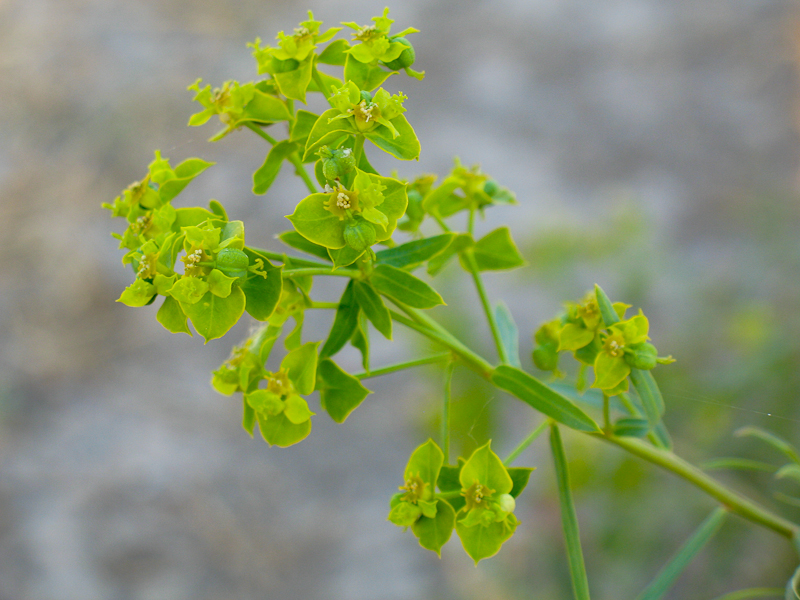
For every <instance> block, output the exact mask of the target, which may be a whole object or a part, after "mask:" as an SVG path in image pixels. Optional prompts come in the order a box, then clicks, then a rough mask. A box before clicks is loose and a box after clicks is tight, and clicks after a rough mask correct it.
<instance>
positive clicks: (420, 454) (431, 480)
mask: <svg viewBox="0 0 800 600" xmlns="http://www.w3.org/2000/svg"><path fill="white" fill-rule="evenodd" d="M443 462H444V454H443V453H442V450H441V448H439V446H437V445H436V442H434V441H433V440H432V439H430V438H429V439H428V441H427V442H425V443H424V444H421V445H420V446H418V447H417V448H416V450H414V452H412V453H411V456H410V457H409V459H408V463H407V464H406V469H405V471H403V479H405V480H406V481H408V480H409V479H410V478H411V477H414V476H417V477H419V478H420V479H422V481H424V482H426V483H428V484H430V487H429V488H426V490H425V491H426V492H428V491H430V496H429V495H428V494H425V495H424V496H423V499H429V497H432V495H433V487H434V486H435V485H436V480H437V479H438V477H439V470H440V469H441V468H442V463H443Z"/></svg>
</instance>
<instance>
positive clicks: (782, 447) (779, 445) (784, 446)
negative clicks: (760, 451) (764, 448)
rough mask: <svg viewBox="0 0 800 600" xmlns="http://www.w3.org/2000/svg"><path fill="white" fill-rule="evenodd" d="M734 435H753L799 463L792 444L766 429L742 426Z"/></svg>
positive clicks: (799, 458) (799, 460) (799, 459)
mask: <svg viewBox="0 0 800 600" xmlns="http://www.w3.org/2000/svg"><path fill="white" fill-rule="evenodd" d="M734 435H736V436H737V437H745V436H747V437H754V438H757V439H759V440H761V441H762V442H766V443H767V444H769V445H770V446H772V447H773V448H774V449H775V450H777V451H778V452H781V453H783V454H785V455H786V456H788V457H789V460H791V461H792V462H795V463H797V464H800V456H798V455H797V450H795V448H794V446H792V445H791V444H790V443H789V442H787V441H786V440H784V439H783V438H781V437H778V436H777V435H775V434H774V433H772V432H770V431H766V430H764V429H761V428H760V427H754V426H751V427H742V428H741V429H738V430H737V431H736V432H735V433H734Z"/></svg>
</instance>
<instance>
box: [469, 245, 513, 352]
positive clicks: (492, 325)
mask: <svg viewBox="0 0 800 600" xmlns="http://www.w3.org/2000/svg"><path fill="white" fill-rule="evenodd" d="M461 256H463V257H464V262H466V263H467V266H468V267H469V272H470V274H471V275H472V280H473V281H474V282H475V288H476V289H477V290H478V296H480V299H481V304H482V305H483V312H484V313H485V314H486V320H487V321H488V323H489V329H491V330H492V337H493V338H494V345H495V347H496V348H497V354H498V355H499V356H500V362H501V363H503V364H508V353H507V352H506V347H505V346H504V345H503V340H502V338H501V337H500V330H499V329H498V328H497V321H496V320H495V318H494V312H493V311H492V305H491V304H489V298H488V297H487V296H486V288H484V287H483V279H482V278H481V273H480V271H479V270H478V263H476V262H475V257H474V256H473V255H472V251H470V250H466V251H465V252H463V253H462V254H461Z"/></svg>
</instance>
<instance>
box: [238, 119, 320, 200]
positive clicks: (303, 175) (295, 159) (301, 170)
mask: <svg viewBox="0 0 800 600" xmlns="http://www.w3.org/2000/svg"><path fill="white" fill-rule="evenodd" d="M244 126H245V127H247V128H248V129H249V130H250V131H252V132H253V133H255V134H256V135H258V136H261V137H262V138H264V139H265V140H267V141H268V142H269V143H270V144H271V145H273V146H274V145H275V144H277V143H278V140H276V139H275V138H274V137H272V136H271V135H270V134H268V133H267V132H266V131H264V130H263V129H261V128H260V127H258V126H257V125H254V124H253V123H251V122H249V121H248V122H246V123H245V124H244ZM289 162H290V163H292V164H293V165H294V170H295V172H296V173H297V175H298V176H299V177H300V179H302V180H303V182H304V183H305V184H306V187H307V188H308V191H309V192H311V193H312V194H316V193H318V192H319V190H318V189H317V186H316V184H315V183H314V182H313V181H312V180H311V178H310V177H309V176H308V173H307V172H306V168H305V167H304V166H303V161H302V160H300V156H299V155H298V154H297V152H292V153H291V154H290V155H289Z"/></svg>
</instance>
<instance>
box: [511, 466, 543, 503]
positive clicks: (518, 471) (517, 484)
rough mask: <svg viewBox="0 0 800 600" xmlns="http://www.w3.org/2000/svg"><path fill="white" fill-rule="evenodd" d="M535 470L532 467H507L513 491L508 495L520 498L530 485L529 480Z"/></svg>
mask: <svg viewBox="0 0 800 600" xmlns="http://www.w3.org/2000/svg"><path fill="white" fill-rule="evenodd" d="M535 470H536V469H535V468H532V467H506V471H508V475H509V477H511V483H512V487H511V491H510V492H508V493H509V494H511V495H512V496H514V498H516V497H518V496H519V495H520V494H521V493H522V490H524V489H525V487H526V486H527V485H528V479H530V476H531V473H533V471H535Z"/></svg>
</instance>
